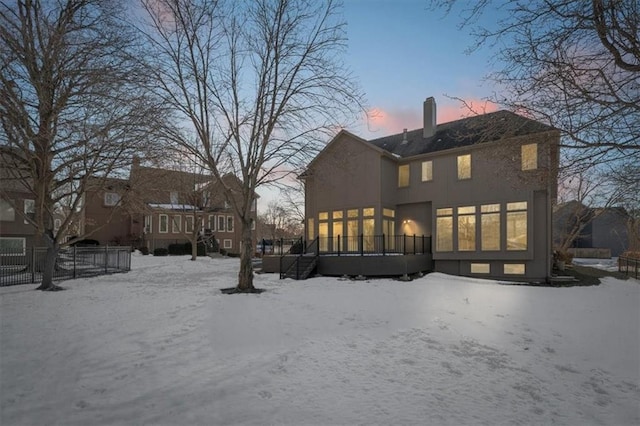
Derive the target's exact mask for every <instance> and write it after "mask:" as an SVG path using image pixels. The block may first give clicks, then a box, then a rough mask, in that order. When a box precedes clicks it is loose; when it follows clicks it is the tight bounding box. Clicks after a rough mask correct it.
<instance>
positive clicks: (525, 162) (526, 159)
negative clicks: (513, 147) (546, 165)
mask: <svg viewBox="0 0 640 426" xmlns="http://www.w3.org/2000/svg"><path fill="white" fill-rule="evenodd" d="M520 157H521V159H522V170H535V169H537V168H538V144H535V143H531V144H528V145H522V147H521V148H520Z"/></svg>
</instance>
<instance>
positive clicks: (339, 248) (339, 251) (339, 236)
mask: <svg viewBox="0 0 640 426" xmlns="http://www.w3.org/2000/svg"><path fill="white" fill-rule="evenodd" d="M340 239H341V238H340V235H338V257H339V256H340Z"/></svg>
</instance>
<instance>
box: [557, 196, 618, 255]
mask: <svg viewBox="0 0 640 426" xmlns="http://www.w3.org/2000/svg"><path fill="white" fill-rule="evenodd" d="M629 221H630V217H629V214H628V213H627V211H626V210H625V209H624V208H623V207H597V208H591V207H586V206H585V205H583V204H582V203H580V202H579V201H575V200H574V201H568V202H566V203H562V204H559V205H557V206H556V207H555V208H554V216H553V229H554V244H555V245H556V246H558V245H560V244H561V243H562V242H563V239H565V238H567V237H569V238H570V239H571V244H570V247H569V248H570V249H606V250H609V251H610V256H612V257H618V256H620V254H622V253H623V252H624V251H626V250H627V249H628V248H629V229H628V225H629ZM581 253H587V254H588V253H589V251H582V252H581ZM593 253H594V254H598V253H602V251H601V250H595V251H593ZM582 255H583V254H582Z"/></svg>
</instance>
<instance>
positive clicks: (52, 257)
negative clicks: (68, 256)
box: [36, 236, 62, 291]
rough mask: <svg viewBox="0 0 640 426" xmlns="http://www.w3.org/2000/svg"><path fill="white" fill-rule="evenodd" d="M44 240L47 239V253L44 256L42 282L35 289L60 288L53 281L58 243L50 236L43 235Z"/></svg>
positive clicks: (58, 249) (54, 289)
mask: <svg viewBox="0 0 640 426" xmlns="http://www.w3.org/2000/svg"><path fill="white" fill-rule="evenodd" d="M45 240H46V241H47V254H46V256H45V258H44V268H43V270H42V282H41V283H40V286H39V287H38V288H36V290H43V291H57V290H62V287H59V286H57V285H55V284H54V283H53V273H54V271H55V269H56V259H57V258H58V253H59V252H60V245H59V244H58V242H57V241H55V240H54V239H53V238H51V236H47V237H45Z"/></svg>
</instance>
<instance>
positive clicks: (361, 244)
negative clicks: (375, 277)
mask: <svg viewBox="0 0 640 426" xmlns="http://www.w3.org/2000/svg"><path fill="white" fill-rule="evenodd" d="M359 240H360V256H364V234H360V238H359Z"/></svg>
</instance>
